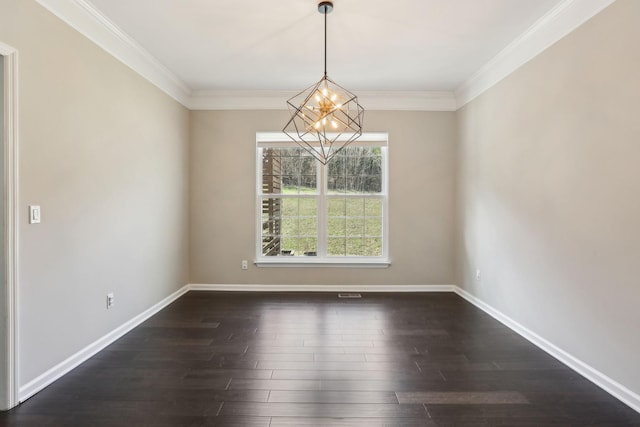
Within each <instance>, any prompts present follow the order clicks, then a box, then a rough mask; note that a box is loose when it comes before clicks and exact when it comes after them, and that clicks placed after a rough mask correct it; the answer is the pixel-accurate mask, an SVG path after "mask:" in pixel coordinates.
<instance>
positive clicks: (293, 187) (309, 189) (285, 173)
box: [262, 148, 317, 194]
mask: <svg viewBox="0 0 640 427" xmlns="http://www.w3.org/2000/svg"><path fill="white" fill-rule="evenodd" d="M316 176H317V175H316V164H315V161H314V159H313V157H312V156H311V155H309V154H308V153H307V152H306V151H305V150H303V149H302V148H264V149H263V151H262V192H263V193H269V194H298V193H315V192H316V184H317V182H316V181H317V178H316Z"/></svg>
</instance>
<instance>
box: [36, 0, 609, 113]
mask: <svg viewBox="0 0 640 427" xmlns="http://www.w3.org/2000/svg"><path fill="white" fill-rule="evenodd" d="M36 1H37V2H38V3H39V4H40V5H42V6H43V7H44V8H46V9H47V10H49V11H50V12H51V13H53V14H54V15H56V16H57V17H59V18H60V19H62V20H63V21H64V22H66V23H67V24H69V25H70V26H71V27H73V28H75V29H76V30H77V31H79V32H80V33H81V34H83V35H84V36H86V37H87V38H89V39H90V40H92V41H93V42H94V43H96V44H97V45H98V46H100V47H101V48H102V49H104V50H105V51H107V52H109V53H110V54H111V55H113V56H114V57H115V58H117V59H118V60H120V61H121V62H122V63H124V64H125V65H127V66H128V67H130V68H131V69H133V70H134V71H135V72H137V73H138V74H140V75H141V76H142V77H144V78H145V79H147V80H148V81H149V82H151V83H152V84H154V85H155V86H157V87H158V88H159V89H160V90H162V91H163V92H165V93H166V94H167V95H169V96H171V97H172V98H173V99H175V100H176V101H178V102H179V103H181V104H182V105H184V106H185V107H187V108H189V109H192V110H249V109H252V110H253V109H256V110H260V109H266V110H279V109H285V107H286V104H285V101H286V100H287V99H289V98H291V97H292V96H294V95H296V94H297V92H294V91H244V90H237V91H193V90H191V88H189V87H188V86H187V85H186V84H185V83H184V82H183V81H182V80H180V79H179V78H178V77H177V76H176V75H175V74H173V73H172V72H171V71H170V70H169V69H168V68H167V67H165V66H164V65H163V64H161V63H160V61H158V60H157V59H156V58H155V57H154V56H152V55H151V54H150V53H149V52H148V51H146V50H145V49H144V48H142V46H140V45H139V44H138V43H137V42H136V41H135V40H133V39H132V38H131V37H129V36H128V35H127V34H126V33H124V32H123V31H122V30H121V29H120V28H118V27H117V26H116V25H115V24H113V23H112V22H111V21H110V20H109V19H107V18H106V17H105V16H104V15H102V14H101V13H100V12H99V11H98V10H97V9H96V8H95V7H94V6H93V5H91V3H89V1H87V0H36ZM614 1H615V0H564V1H563V2H561V3H560V4H558V6H556V7H555V8H554V9H552V10H551V11H549V12H548V13H547V14H546V15H544V16H543V17H542V18H541V19H539V20H538V21H537V22H536V23H535V24H534V25H532V26H531V27H530V28H529V29H528V30H527V31H525V32H524V33H523V34H522V35H520V36H519V37H518V38H517V39H516V40H514V41H513V42H512V43H510V44H509V45H508V46H507V47H506V48H505V49H503V50H502V51H501V52H500V53H499V54H498V55H496V56H495V57H494V58H493V59H491V60H490V61H489V62H488V63H487V64H485V65H484V66H483V67H482V68H480V69H479V70H478V71H477V72H476V73H475V74H474V75H473V76H471V77H470V78H469V79H468V80H467V81H466V82H464V83H463V84H462V85H461V86H460V87H458V88H457V89H456V90H455V92H446V91H441V92H438V91H360V92H359V93H358V98H359V101H360V103H361V104H362V105H366V109H367V110H396V111H398V110H399V111H408V110H411V111H456V110H457V109H458V108H460V107H462V106H464V105H465V104H467V103H468V102H470V101H472V100H473V99H475V98H476V97H477V96H479V95H480V94H482V93H483V92H485V91H486V90H487V89H489V88H491V87H492V86H494V85H495V84H496V83H498V82H500V81H501V80H502V79H504V78H505V77H507V76H508V75H509V74H511V73H512V72H514V71H515V70H517V69H518V68H519V67H521V66H522V65H524V64H525V63H527V62H528V61H529V60H531V59H532V58H534V57H535V56H537V55H538V54H540V53H541V52H542V51H544V50H545V49H547V48H548V47H550V46H551V45H553V44H554V43H555V42H557V41H558V40H560V39H562V38H563V37H564V36H566V35H567V34H569V33H570V32H572V31H573V30H575V29H576V28H577V27H579V26H580V25H582V24H583V23H584V22H586V21H587V20H589V19H590V18H591V17H593V16H594V15H596V14H598V13H599V12H600V11H602V10H603V9H604V8H606V7H607V6H609V5H610V4H612V3H613V2H614Z"/></svg>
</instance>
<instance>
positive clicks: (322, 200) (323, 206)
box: [316, 162, 327, 257]
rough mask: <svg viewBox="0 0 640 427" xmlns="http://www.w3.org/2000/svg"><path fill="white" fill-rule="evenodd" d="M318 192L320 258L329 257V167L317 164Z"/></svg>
mask: <svg viewBox="0 0 640 427" xmlns="http://www.w3.org/2000/svg"><path fill="white" fill-rule="evenodd" d="M316 165H317V166H316V173H317V180H316V182H317V192H318V199H317V200H318V256H320V257H326V256H327V166H326V165H323V164H321V163H320V162H317V163H316Z"/></svg>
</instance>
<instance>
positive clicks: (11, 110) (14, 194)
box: [0, 42, 19, 410]
mask: <svg viewBox="0 0 640 427" xmlns="http://www.w3.org/2000/svg"><path fill="white" fill-rule="evenodd" d="M0 55H2V56H3V59H4V95H5V96H4V129H0V132H4V147H3V149H4V194H3V196H4V215H5V224H4V227H5V230H4V231H5V248H4V253H5V263H6V265H5V277H4V284H5V286H4V289H2V286H0V291H4V292H5V301H6V305H5V307H3V308H2V309H3V311H4V312H5V314H6V330H5V331H1V332H0V339H2V340H4V341H5V348H6V351H7V353H6V364H5V365H4V366H2V367H0V381H1V382H2V384H1V385H0V387H2V388H4V389H5V390H6V393H5V398H4V399H2V401H0V409H2V410H5V409H10V408H12V407H14V406H16V405H17V404H18V403H19V401H18V387H19V382H18V219H19V205H18V51H17V50H16V49H14V48H12V47H11V46H8V45H5V44H4V43H2V42H0ZM0 102H1V100H0Z"/></svg>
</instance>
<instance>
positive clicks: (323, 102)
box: [283, 1, 364, 164]
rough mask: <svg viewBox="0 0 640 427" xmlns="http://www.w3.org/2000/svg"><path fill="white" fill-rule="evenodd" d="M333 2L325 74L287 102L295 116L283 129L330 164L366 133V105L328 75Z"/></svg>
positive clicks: (326, 4) (322, 6) (328, 5)
mask: <svg viewBox="0 0 640 427" xmlns="http://www.w3.org/2000/svg"><path fill="white" fill-rule="evenodd" d="M332 10H333V3H332V2H330V1H323V2H320V3H319V4H318V11H319V12H320V13H322V14H324V76H323V77H322V78H321V79H320V81H318V82H317V83H316V84H314V85H312V86H309V87H308V88H306V89H305V90H303V91H302V92H300V93H298V94H297V95H295V96H294V97H292V98H290V99H289V100H288V101H287V107H288V108H289V113H290V115H291V118H290V119H289V121H288V122H287V124H286V125H285V127H284V129H283V131H284V133H286V134H287V135H288V136H289V137H290V138H291V139H292V140H293V141H295V142H296V143H297V144H298V145H300V146H301V147H302V148H304V149H305V150H306V151H307V152H309V153H310V154H311V155H312V156H313V157H315V158H316V159H317V160H318V161H319V162H320V163H322V164H327V163H328V162H329V160H331V159H332V158H333V157H334V156H335V155H336V154H338V152H340V151H341V150H342V149H343V148H344V147H346V146H347V145H349V144H350V143H352V142H353V141H355V140H356V139H358V138H359V137H360V136H361V135H362V123H363V119H364V108H363V107H362V106H361V105H360V104H359V103H358V97H357V96H356V95H354V94H353V93H351V92H349V91H348V90H347V89H345V88H343V87H342V86H340V85H339V84H337V83H336V82H334V81H333V80H331V79H330V78H329V77H328V76H327V14H328V13H330V12H331V11H332Z"/></svg>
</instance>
